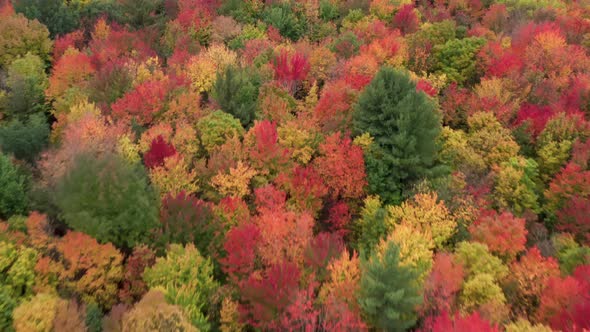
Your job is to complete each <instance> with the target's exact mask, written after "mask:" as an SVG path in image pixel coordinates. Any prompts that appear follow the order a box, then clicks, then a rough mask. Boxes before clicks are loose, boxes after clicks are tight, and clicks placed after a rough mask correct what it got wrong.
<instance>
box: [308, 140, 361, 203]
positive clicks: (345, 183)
mask: <svg viewBox="0 0 590 332" xmlns="http://www.w3.org/2000/svg"><path fill="white" fill-rule="evenodd" d="M318 150H319V152H320V154H321V155H320V156H318V157H317V158H315V160H314V167H315V169H316V171H317V172H318V173H319V174H320V176H322V178H323V180H324V182H325V183H326V185H327V186H328V187H329V188H330V195H331V196H332V198H334V199H336V198H338V197H342V198H344V199H358V198H360V197H361V196H362V195H363V193H364V187H365V184H366V179H365V177H366V175H365V163H364V160H363V151H362V149H361V148H360V147H359V146H357V145H353V144H352V141H351V139H350V138H343V137H341V135H340V133H335V134H333V135H330V136H328V137H327V138H326V141H325V142H324V143H322V144H320V146H319V148H318Z"/></svg>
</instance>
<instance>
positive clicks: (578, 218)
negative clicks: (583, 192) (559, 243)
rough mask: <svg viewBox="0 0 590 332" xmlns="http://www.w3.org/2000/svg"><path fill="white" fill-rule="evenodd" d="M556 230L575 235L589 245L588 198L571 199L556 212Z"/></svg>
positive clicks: (589, 216)
mask: <svg viewBox="0 0 590 332" xmlns="http://www.w3.org/2000/svg"><path fill="white" fill-rule="evenodd" d="M557 228H558V229H559V230H562V231H565V232H569V233H572V234H575V235H576V238H578V239H579V240H580V241H582V242H583V243H584V244H586V245H590V196H588V197H580V196H577V195H574V196H573V197H571V198H570V199H569V200H568V201H567V202H566V203H565V206H564V207H563V209H561V210H559V211H558V212H557Z"/></svg>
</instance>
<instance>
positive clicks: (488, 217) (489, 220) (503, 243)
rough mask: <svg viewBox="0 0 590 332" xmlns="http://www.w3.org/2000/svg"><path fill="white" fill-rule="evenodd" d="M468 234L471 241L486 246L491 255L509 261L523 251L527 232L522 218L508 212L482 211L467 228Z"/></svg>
mask: <svg viewBox="0 0 590 332" xmlns="http://www.w3.org/2000/svg"><path fill="white" fill-rule="evenodd" d="M469 233H470V234H471V238H472V240H474V241H476V242H480V243H484V244H486V245H487V246H488V249H489V250H490V251H491V252H492V253H494V254H496V255H498V256H500V257H502V258H505V259H507V260H508V261H511V260H512V259H514V258H515V257H516V255H517V254H518V253H519V252H521V251H523V250H524V249H525V244H526V235H527V233H528V231H527V230H526V227H525V220H524V218H517V217H514V216H513V215H512V213H510V212H502V213H501V214H499V213H497V212H496V211H495V210H487V211H485V210H484V211H481V212H480V216H479V218H478V219H477V220H476V221H475V222H474V223H473V224H471V226H469Z"/></svg>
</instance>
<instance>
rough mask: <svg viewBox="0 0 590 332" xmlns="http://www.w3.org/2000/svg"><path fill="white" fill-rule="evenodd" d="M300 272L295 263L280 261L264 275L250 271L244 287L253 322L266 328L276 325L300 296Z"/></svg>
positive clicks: (246, 310) (241, 288) (247, 307)
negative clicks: (278, 319) (275, 321)
mask: <svg viewBox="0 0 590 332" xmlns="http://www.w3.org/2000/svg"><path fill="white" fill-rule="evenodd" d="M300 273H301V272H300V271H299V268H298V267H297V265H295V264H293V263H278V264H275V265H273V266H271V267H270V268H268V269H267V270H266V271H264V273H263V276H262V277H260V276H257V275H254V274H253V275H250V277H249V278H248V280H247V281H246V282H245V283H244V285H243V286H242V287H240V290H241V294H242V299H243V300H244V301H245V302H246V305H245V306H244V307H243V309H245V310H244V311H245V312H246V313H247V317H248V321H249V322H250V323H251V324H252V325H253V326H255V327H259V328H261V329H263V330H264V329H266V328H268V327H272V325H273V323H274V320H275V319H277V318H278V317H279V316H280V315H281V314H283V312H284V310H285V309H287V307H289V305H290V304H292V303H293V302H294V301H295V300H296V298H297V294H298V291H299V278H300Z"/></svg>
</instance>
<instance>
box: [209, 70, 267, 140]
mask: <svg viewBox="0 0 590 332" xmlns="http://www.w3.org/2000/svg"><path fill="white" fill-rule="evenodd" d="M212 92H213V98H214V99H215V100H216V101H217V103H218V104H219V106H221V109H222V110H223V111H224V112H227V113H229V114H231V115H233V116H234V117H236V118H238V119H239V120H240V122H241V123H242V126H244V128H247V127H249V126H250V125H251V124H252V121H254V116H255V113H256V103H257V100H258V84H257V83H256V82H255V80H254V78H253V77H251V75H249V74H248V72H247V71H246V70H245V69H240V68H235V67H232V66H229V67H227V68H226V69H225V70H224V71H222V72H219V73H217V80H216V81H215V85H214V86H213V91H212Z"/></svg>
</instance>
